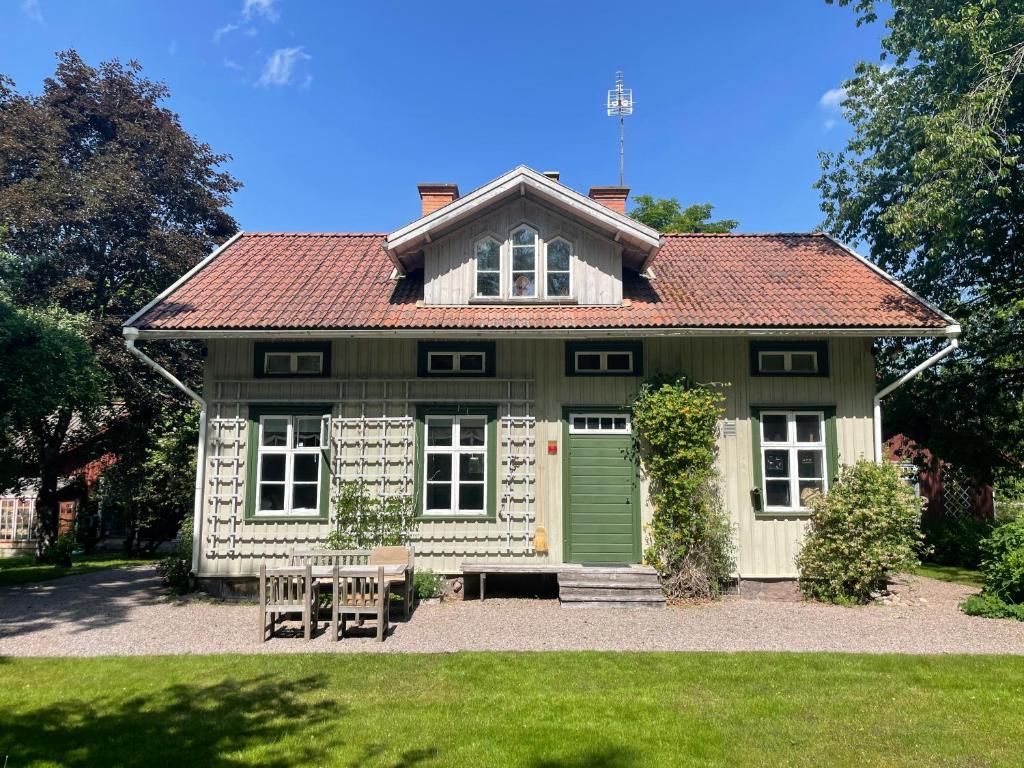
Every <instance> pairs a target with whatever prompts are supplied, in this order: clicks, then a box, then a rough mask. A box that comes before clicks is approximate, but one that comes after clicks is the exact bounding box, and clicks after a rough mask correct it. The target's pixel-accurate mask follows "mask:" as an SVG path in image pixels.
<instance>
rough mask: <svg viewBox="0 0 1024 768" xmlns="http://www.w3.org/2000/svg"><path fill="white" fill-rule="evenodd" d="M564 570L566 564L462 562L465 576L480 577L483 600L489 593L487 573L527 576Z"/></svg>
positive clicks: (481, 597) (556, 572)
mask: <svg viewBox="0 0 1024 768" xmlns="http://www.w3.org/2000/svg"><path fill="white" fill-rule="evenodd" d="M563 570H564V566H561V565H548V564H546V563H537V564H531V565H525V564H524V565H514V564H512V563H473V562H466V563H463V564H462V575H463V576H479V577H480V599H481V600H483V599H484V597H485V596H486V593H487V575H488V574H515V575H517V576H525V575H530V574H543V573H554V574H558V573H561V572H562V571H563Z"/></svg>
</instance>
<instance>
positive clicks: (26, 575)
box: [0, 552, 156, 587]
mask: <svg viewBox="0 0 1024 768" xmlns="http://www.w3.org/2000/svg"><path fill="white" fill-rule="evenodd" d="M153 562H156V559H154V558H140V557H134V558H130V557H125V556H124V554H122V553H120V552H98V553H96V554H92V555H77V556H75V557H74V558H72V563H71V567H70V568H62V567H60V566H59V565H40V564H38V563H36V561H35V558H34V557H31V556H29V557H2V558H0V587H11V586H14V585H15V584H30V583H32V582H34V581H49V580H50V579H59V578H60V577H61V576H74V575H77V574H80V573H92V572H93V571H102V570H103V569H105V568H121V567H124V566H126V565H142V564H144V563H153Z"/></svg>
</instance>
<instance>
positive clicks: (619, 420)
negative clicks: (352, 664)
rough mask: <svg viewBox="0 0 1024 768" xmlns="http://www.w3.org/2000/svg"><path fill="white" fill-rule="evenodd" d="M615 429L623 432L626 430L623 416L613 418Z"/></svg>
mask: <svg viewBox="0 0 1024 768" xmlns="http://www.w3.org/2000/svg"><path fill="white" fill-rule="evenodd" d="M615 428H616V429H618V430H625V429H626V417H625V416H616V417H615Z"/></svg>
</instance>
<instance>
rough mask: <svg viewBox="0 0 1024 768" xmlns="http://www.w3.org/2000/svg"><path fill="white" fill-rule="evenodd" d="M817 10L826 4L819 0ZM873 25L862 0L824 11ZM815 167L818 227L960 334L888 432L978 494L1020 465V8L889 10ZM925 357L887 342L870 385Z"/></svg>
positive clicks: (956, 4)
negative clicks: (855, 15)
mask: <svg viewBox="0 0 1024 768" xmlns="http://www.w3.org/2000/svg"><path fill="white" fill-rule="evenodd" d="M829 1H830V2H831V1H833V0H829ZM838 4H840V5H852V6H853V7H854V8H855V9H856V10H857V11H858V12H859V13H860V17H859V20H858V23H859V24H860V23H869V22H873V21H875V19H876V16H877V13H876V9H875V3H874V2H872V1H871V0H838ZM892 6H893V14H892V17H891V18H890V19H889V21H887V22H886V26H887V28H888V33H887V34H886V36H885V37H884V38H883V40H882V52H881V58H880V60H879V62H878V63H860V64H858V65H857V67H856V70H855V74H854V76H853V78H851V79H850V80H848V81H847V82H846V83H845V84H844V87H845V90H846V99H845V101H844V102H843V111H844V114H845V116H846V119H847V120H848V121H849V123H850V125H851V126H852V129H853V134H852V137H851V139H850V140H849V142H848V144H847V146H846V148H845V149H844V150H843V151H841V152H838V153H827V154H823V155H822V175H821V178H820V180H819V181H818V183H817V187H818V189H819V190H820V191H821V193H822V208H823V210H824V212H825V215H826V226H827V228H828V229H829V230H830V231H831V232H832V233H833V234H835V235H837V236H838V237H840V238H842V239H844V240H847V241H861V242H865V243H867V244H868V245H869V247H870V249H871V257H872V259H873V260H874V261H875V262H877V263H878V264H879V265H880V266H882V267H883V268H885V269H887V270H889V271H891V272H893V273H895V274H896V275H898V276H899V277H900V278H901V279H902V280H903V281H905V282H906V283H907V284H908V285H910V286H911V287H912V288H914V289H915V290H916V291H918V292H919V293H921V294H922V295H924V296H925V297H926V298H929V299H931V300H932V301H934V302H936V303H937V304H938V305H939V306H940V307H942V308H943V309H944V310H945V311H946V312H948V313H949V314H951V315H952V316H954V317H955V318H957V319H958V320H959V321H961V322H962V323H963V324H964V329H965V333H964V337H963V339H962V351H961V352H959V353H958V354H957V355H956V356H955V357H954V358H953V359H952V360H951V361H950V362H948V363H946V364H945V365H943V366H942V367H941V368H940V369H938V370H936V371H933V372H931V373H928V374H926V375H925V376H922V377H919V378H918V379H917V380H915V381H914V382H913V383H912V384H911V385H909V386H908V387H905V388H904V389H903V390H900V391H899V393H898V394H897V395H896V396H894V397H893V398H891V401H890V403H889V407H888V414H887V427H888V428H889V430H890V431H902V432H905V433H907V434H908V435H909V436H911V437H913V438H914V439H916V440H918V441H919V442H921V443H923V444H925V445H928V446H929V447H930V448H931V449H932V450H933V451H934V452H935V453H936V454H938V455H940V456H942V457H943V458H945V459H947V460H949V461H953V462H955V463H958V464H961V465H963V466H965V467H966V468H968V469H969V470H971V471H973V472H974V473H975V475H976V476H977V477H978V478H979V479H982V480H987V479H990V478H991V476H992V473H993V468H998V467H1016V468H1018V469H1019V468H1020V467H1021V466H1022V462H1024V419H1022V417H1024V413H1022V409H1024V405H1022V403H1024V227H1022V226H1021V225H1022V221H1024V220H1022V217H1024V175H1022V170H1024V169H1022V165H1021V158H1022V156H1021V135H1022V131H1024V80H1022V78H1021V73H1022V70H1024V3H1022V2H1021V0H929V2H925V1H924V0H894V2H893V3H892ZM929 347H934V344H921V343H891V344H888V345H887V346H886V348H885V349H884V350H883V354H882V355H881V356H880V364H881V368H882V371H883V375H884V376H885V377H892V376H894V375H895V373H896V371H898V370H905V368H906V366H907V365H908V364H909V362H910V361H911V360H912V359H919V358H920V356H921V355H922V354H924V353H925V352H926V351H927V350H928V348H929Z"/></svg>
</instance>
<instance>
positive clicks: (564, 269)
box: [544, 237, 572, 298]
mask: <svg viewBox="0 0 1024 768" xmlns="http://www.w3.org/2000/svg"><path fill="white" fill-rule="evenodd" d="M544 267H545V274H546V275H547V278H546V285H545V288H546V289H547V295H548V296H549V297H552V298H555V297H558V298H562V297H566V296H570V295H571V292H572V243H570V242H569V241H568V240H566V239H565V238H562V237H556V238H555V239H554V240H552V241H551V242H550V243H548V247H547V260H546V262H545V264H544Z"/></svg>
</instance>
